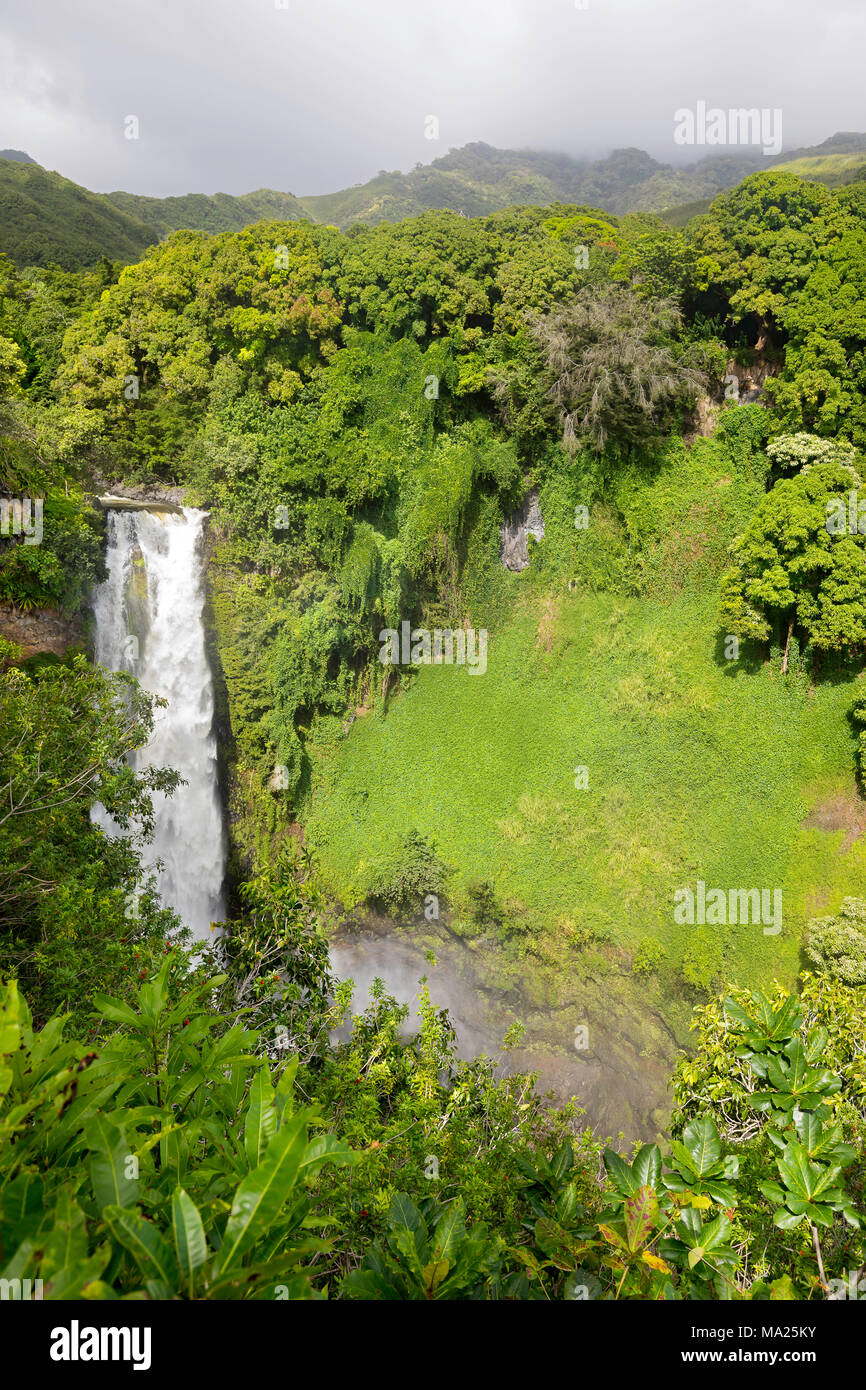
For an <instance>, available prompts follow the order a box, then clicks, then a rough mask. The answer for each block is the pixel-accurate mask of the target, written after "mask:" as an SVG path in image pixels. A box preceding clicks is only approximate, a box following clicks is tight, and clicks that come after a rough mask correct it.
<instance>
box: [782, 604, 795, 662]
mask: <svg viewBox="0 0 866 1390" xmlns="http://www.w3.org/2000/svg"><path fill="white" fill-rule="evenodd" d="M793 631H794V619H793V618H792V619H791V621H790V622H789V623H788V639H787V641H786V642H785V653H784V656H783V657H782V675H783V676H786V675H787V674H788V652H789V651H790V650H791V634H792V633H793Z"/></svg>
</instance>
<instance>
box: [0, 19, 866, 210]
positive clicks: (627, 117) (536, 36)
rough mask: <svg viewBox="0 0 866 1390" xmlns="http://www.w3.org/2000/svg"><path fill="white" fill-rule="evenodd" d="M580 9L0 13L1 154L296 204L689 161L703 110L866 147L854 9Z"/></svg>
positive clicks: (108, 178)
mask: <svg viewBox="0 0 866 1390" xmlns="http://www.w3.org/2000/svg"><path fill="white" fill-rule="evenodd" d="M583 3H584V0H140V2H139V3H131V0H0V15H2V21H0V148H4V147H12V148H16V149H23V150H26V151H27V152H28V153H29V154H31V155H32V156H33V157H34V158H35V159H37V160H38V161H39V163H40V164H44V165H46V166H47V167H48V168H49V169H57V170H59V171H60V172H61V173H62V174H65V175H66V176H67V177H68V178H71V179H74V180H76V182H78V183H83V184H85V185H87V187H89V188H93V189H97V190H98V191H100V192H108V191H110V190H113V189H118V188H122V189H127V190H129V191H131V192H134V193H152V194H155V195H159V196H165V195H167V194H171V193H186V192H204V193H213V192H215V191H217V190H222V191H224V192H228V193H245V192H248V191H249V190H251V189H254V188H259V187H263V186H264V187H270V188H279V189H284V190H290V191H291V192H294V193H299V194H305V193H324V192H329V191H331V190H333V189H337V188H341V187H345V186H346V185H348V184H352V183H360V182H363V181H365V180H366V179H368V178H370V177H371V176H372V175H374V174H375V173H376V172H377V171H378V170H379V169H383V168H384V169H398V168H399V169H409V168H411V167H412V165H413V164H415V163H416V162H417V161H422V162H424V163H428V162H429V161H430V160H431V159H435V158H436V157H437V156H439V155H442V154H445V153H447V151H448V149H449V148H451V147H453V146H458V145H463V144H466V143H467V142H468V141H470V140H485V141H487V142H488V143H489V144H492V145H499V146H509V147H517V148H535V149H555V150H562V151H565V152H566V153H568V154H572V155H577V156H581V155H593V156H597V155H602V154H606V153H608V152H609V151H610V150H611V149H613V148H615V147H617V146H622V145H638V146H640V147H642V148H644V149H647V150H649V151H650V153H651V154H653V155H655V156H656V158H659V159H663V160H669V161H671V162H677V163H682V162H683V161H684V160H685V161H686V162H691V160H693V159H694V158H696V157H699V156H700V155H702V154H708V153H713V151H712V150H703V151H701V150H697V151H694V152H692V151H684V150H683V149H682V148H680V147H678V146H677V145H675V144H674V142H673V128H674V122H673V113H674V111H675V110H676V109H677V108H680V107H694V106H695V104H696V103H697V102H698V101H699V100H703V101H706V102H707V103H708V104H709V105H711V106H720V107H724V108H727V107H730V106H750V107H751V106H757V107H769V108H776V107H780V108H781V109H782V111H783V113H784V144H785V147H786V148H793V147H795V146H797V145H802V144H814V143H817V142H819V141H821V140H823V139H825V138H826V137H827V136H828V135H831V134H832V133H833V132H834V131H837V130H863V129H866V101H864V90H866V82H864V59H866V0H588V5H587V8H586V9H583V8H581V6H582V4H583ZM278 5H284V6H285V7H284V8H278V7H277V6H278ZM130 115H135V116H137V117H138V119H139V122H140V138H139V139H138V140H129V139H126V138H125V137H124V120H125V118H126V117H127V116H130ZM429 115H435V116H437V117H438V119H439V123H440V135H439V139H438V140H429V139H426V138H425V118H426V117H427V116H429Z"/></svg>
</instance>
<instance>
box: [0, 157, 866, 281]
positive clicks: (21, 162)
mask: <svg viewBox="0 0 866 1390" xmlns="http://www.w3.org/2000/svg"><path fill="white" fill-rule="evenodd" d="M789 164H792V165H794V172H798V173H800V174H801V175H802V176H803V177H804V178H809V179H815V180H818V181H822V182H828V183H831V184H838V183H843V182H846V181H847V180H848V179H849V178H851V177H853V176H854V175H855V173H856V170H857V168H858V166H860V165H866V134H858V133H856V132H855V133H841V134H837V135H834V136H831V137H830V139H828V140H825V141H824V142H823V144H821V145H818V146H815V147H812V148H809V149H802V150H794V151H790V152H788V153H785V154H782V155H779V156H778V157H777V158H775V159H767V158H765V157H764V155H763V154H761V152H760V151H756V150H754V149H753V148H749V147H745V148H743V150H742V151H741V152H738V153H729V152H725V153H723V154H718V155H710V156H709V157H707V158H706V159H702V160H700V161H698V162H697V163H695V164H692V165H689V166H686V167H674V166H673V165H670V164H664V163H660V162H659V161H658V160H655V159H653V158H651V156H650V155H648V154H647V153H646V152H645V151H643V150H640V149H637V148H628V149H620V150H614V151H613V152H612V153H611V154H610V155H608V156H607V157H606V158H604V159H598V160H580V159H574V158H572V157H571V156H570V155H565V154H557V153H553V152H543V151H533V150H501V149H496V148H494V147H493V146H491V145H487V144H484V143H483V142H475V143H472V144H468V145H464V146H463V147H462V148H460V149H453V150H450V151H449V152H448V154H446V155H443V156H441V157H440V158H438V159H434V160H433V162H432V163H431V164H418V165H416V166H415V168H414V169H412V170H410V171H409V172H408V173H401V172H400V171H399V170H392V171H387V170H380V172H379V173H378V174H377V175H376V176H375V177H374V178H372V179H369V180H368V181H367V182H366V183H362V184H357V185H355V186H354V187H351V188H346V189H341V190H339V191H337V192H335V193H324V194H316V195H309V196H300V197H298V196H296V195H295V194H293V193H289V192H280V191H277V190H274V189H270V188H260V189H257V190H255V191H254V192H252V193H247V194H244V195H240V196H236V195H233V194H228V193H215V194H212V195H208V194H204V193H189V194H185V195H183V196H178V197H170V198H154V197H149V196H145V195H143V194H137V193H125V192H120V191H118V192H112V193H108V194H99V193H92V192H90V191H89V190H87V189H85V188H82V187H80V186H79V185H77V184H74V183H72V182H71V181H70V180H68V179H64V178H62V177H61V176H60V175H59V174H56V173H49V172H48V171H47V170H45V169H43V168H42V167H41V165H39V164H37V163H35V162H34V161H33V160H32V159H31V158H30V156H29V155H24V154H22V152H20V151H8V152H7V154H6V155H5V156H4V155H2V154H0V250H2V251H3V252H5V254H6V255H8V256H10V257H11V258H12V260H14V261H16V263H18V264H19V265H47V264H49V263H50V262H52V261H53V262H56V263H57V264H58V265H60V266H62V267H63V268H65V269H76V268H83V267H86V266H89V265H94V264H95V263H96V262H97V261H98V260H99V258H100V256H106V257H108V259H110V260H120V261H123V262H128V261H132V260H135V259H137V258H138V256H140V255H141V253H142V252H143V251H144V249H145V248H146V247H147V246H149V245H151V244H152V243H153V242H155V241H158V240H160V239H161V238H163V237H165V236H167V235H168V234H169V233H170V232H172V231H177V230H180V229H190V230H193V231H206V232H226V231H240V230H241V229H242V228H243V227H246V226H249V225H250V224H251V223H253V222H257V221H261V220H263V219H266V218H274V219H279V220H281V221H289V220H298V219H303V218H308V219H310V220H312V221H313V222H318V223H325V224H330V225H333V226H336V227H340V228H343V229H345V228H347V227H350V226H352V225H354V224H356V223H368V224H376V223H378V222H384V221H388V222H399V221H402V220H403V219H404V218H407V217H417V216H419V215H420V214H422V213H424V212H427V211H431V210H448V211H452V212H458V213H461V214H463V215H464V216H466V217H483V216H487V215H489V214H490V213H493V212H498V211H501V210H502V209H503V208H506V207H512V206H528V205H535V206H546V205H550V204H553V203H560V202H562V203H580V204H590V205H592V206H594V207H603V208H606V209H607V210H608V211H609V212H612V213H616V214H623V213H627V212H663V211H666V210H670V209H680V208H681V207H688V210H689V211H690V212H699V211H705V209H706V207H707V206H708V205H709V201H710V200H712V198H714V197H715V196H716V195H717V194H718V193H720V192H723V191H724V190H725V189H728V188H732V187H733V186H734V185H736V184H737V183H739V182H740V180H741V179H743V178H745V177H746V176H747V175H749V174H751V173H754V172H757V171H760V170H762V169H767V168H770V167H777V166H778V167H787V166H788V165H789ZM690 205H693V206H690ZM672 220H674V221H677V220H681V219H677V217H676V213H674V214H673V215H672Z"/></svg>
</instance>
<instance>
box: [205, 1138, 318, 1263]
mask: <svg viewBox="0 0 866 1390" xmlns="http://www.w3.org/2000/svg"><path fill="white" fill-rule="evenodd" d="M306 1147H307V1128H306V1115H305V1114H304V1113H303V1112H301V1113H300V1114H297V1115H293V1116H292V1117H291V1119H289V1120H286V1121H284V1122H283V1125H282V1128H281V1129H279V1130H278V1131H277V1133H276V1134H275V1135H274V1137H273V1139H272V1140H271V1142H270V1143H269V1144H268V1147H267V1149H266V1151H265V1156H264V1159H263V1160H262V1162H261V1163H260V1164H259V1166H258V1167H257V1168H254V1169H253V1171H252V1172H251V1173H248V1174H247V1176H246V1177H245V1178H244V1179H243V1181H242V1182H241V1184H240V1186H239V1187H238V1189H237V1191H236V1192H235V1196H234V1201H233V1202H232V1209H231V1213H230V1215H229V1219H228V1222H227V1224H226V1229H225V1234H224V1236H223V1243H222V1247H221V1249H220V1253H219V1268H220V1270H226V1269H228V1267H229V1265H231V1264H234V1263H235V1262H236V1261H238V1260H239V1259H240V1258H241V1256H242V1255H243V1254H244V1252H245V1251H247V1250H248V1249H249V1248H250V1246H252V1245H253V1244H255V1242H256V1240H258V1238H259V1237H260V1236H261V1235H264V1233H265V1231H267V1230H268V1228H269V1227H270V1225H271V1224H272V1222H273V1221H274V1220H275V1219H276V1217H277V1215H278V1214H279V1212H280V1209H281V1208H282V1206H283V1203H284V1202H285V1201H286V1199H287V1198H288V1197H289V1195H290V1194H291V1192H292V1189H293V1188H294V1186H295V1182H296V1180H297V1177H298V1169H299V1168H300V1165H301V1161H302V1159H303V1157H304V1151H305V1149H306Z"/></svg>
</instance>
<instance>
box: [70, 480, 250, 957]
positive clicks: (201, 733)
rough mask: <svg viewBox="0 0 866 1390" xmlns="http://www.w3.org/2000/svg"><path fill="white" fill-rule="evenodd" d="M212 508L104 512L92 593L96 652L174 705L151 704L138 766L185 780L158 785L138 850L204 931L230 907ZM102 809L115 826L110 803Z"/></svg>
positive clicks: (172, 901) (205, 935) (172, 900)
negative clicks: (98, 579) (217, 702)
mask: <svg viewBox="0 0 866 1390" xmlns="http://www.w3.org/2000/svg"><path fill="white" fill-rule="evenodd" d="M206 515H207V513H206V512H202V511H196V510H194V509H192V508H188V507H184V508H183V514H182V515H181V514H179V513H176V512H161V511H154V512H151V511H144V510H141V511H123V510H117V509H112V510H111V511H109V513H108V551H107V554H106V564H107V566H108V578H107V579H106V580H105V582H104V583H103V584H100V585H99V587H98V589H97V591H96V595H95V598H94V613H95V617H96V659H97V661H98V662H99V663H100V664H101V665H103V666H107V667H108V668H109V670H112V671H120V670H124V671H129V672H131V674H132V675H134V676H136V677H137V679H138V681H139V683H140V684H141V685H142V686H144V687H145V688H146V689H147V690H150V691H152V692H153V693H154V694H156V695H161V696H162V697H163V698H164V699H166V700H167V701H168V705H167V706H166V707H164V708H161V709H159V708H158V709H157V710H156V711H155V718H154V729H153V733H152V735H151V738H150V740H149V742H148V744H147V747H146V748H143V749H141V750H139V751H138V752H137V753H134V754H133V755H132V758H133V765H134V766H135V767H136V768H137V769H139V770H140V769H142V768H145V767H169V768H173V769H174V770H175V772H179V773H180V775H181V777H182V778H183V779H184V781H185V783H186V785H185V786H181V787H178V789H177V791H176V792H175V793H174V795H173V796H171V797H166V796H164V795H163V794H162V793H161V792H155V793H153V806H154V819H155V827H156V828H155V834H154V838H153V840H152V841H151V843H150V845H149V846H148V847H147V849H146V850H145V853H144V855H143V856H142V858H143V861H144V863H145V864H147V865H148V866H149V867H151V866H153V865H154V864H155V863H156V861H157V860H158V859H159V860H162V861H163V868H162V869H161V870H160V871H158V872H157V881H158V885H159V892H160V897H161V899H162V901H163V903H164V904H165V906H167V907H172V908H174V910H175V911H176V912H177V913H178V914H179V915H180V917H181V918H182V920H183V921H184V923H185V924H186V925H187V926H188V927H190V928H191V929H192V931H193V933H194V935H195V936H196V937H198V938H199V939H201V940H205V939H211V923H212V922H219V921H221V920H222V919H223V917H224V904H223V896H222V885H223V872H224V868H225V846H224V840H223V820H222V809H221V806H220V799H219V790H218V784H217V762H216V740H215V738H214V735H213V730H212V723H213V711H214V694H213V681H212V678H211V672H210V667H209V665H208V661H207V655H206V652H205V639H204V623H203V612H204V586H203V582H202V557H201V540H202V528H203V525H204V520H205V517H206ZM98 819H99V821H100V823H101V824H103V825H104V826H105V828H106V829H107V830H109V831H112V833H116V827H115V826H114V823H113V822H112V821H111V818H110V817H109V816H108V815H107V813H106V812H105V811H104V810H102V808H101V807H100V808H99V815H98Z"/></svg>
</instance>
